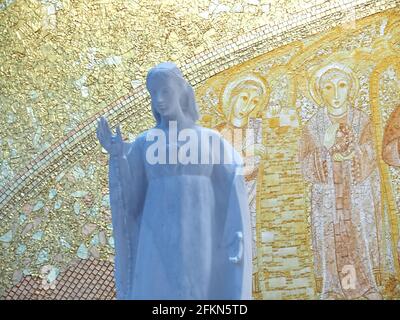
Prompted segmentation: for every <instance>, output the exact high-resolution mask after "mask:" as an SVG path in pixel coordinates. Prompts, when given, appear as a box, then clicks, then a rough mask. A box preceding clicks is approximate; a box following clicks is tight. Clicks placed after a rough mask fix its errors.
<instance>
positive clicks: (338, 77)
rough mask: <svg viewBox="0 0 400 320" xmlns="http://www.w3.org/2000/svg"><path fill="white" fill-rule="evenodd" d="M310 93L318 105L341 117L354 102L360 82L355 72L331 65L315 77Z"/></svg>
mask: <svg viewBox="0 0 400 320" xmlns="http://www.w3.org/2000/svg"><path fill="white" fill-rule="evenodd" d="M313 80H314V81H313V82H312V83H311V87H310V91H311V93H312V96H313V98H314V100H315V101H316V102H317V103H318V104H323V105H325V106H326V107H327V109H328V112H329V113H330V114H331V115H333V116H341V115H343V114H345V113H346V112H347V111H348V108H349V106H350V103H352V102H353V100H354V98H355V95H356V92H357V88H358V82H357V80H356V77H355V75H354V73H353V71H352V70H351V69H350V68H349V67H347V66H345V65H343V64H339V63H331V64H329V65H327V66H325V67H323V68H321V69H319V70H318V71H317V72H316V73H315V75H314V79H313Z"/></svg>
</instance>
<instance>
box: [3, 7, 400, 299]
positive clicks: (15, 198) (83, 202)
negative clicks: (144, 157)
mask: <svg viewBox="0 0 400 320" xmlns="http://www.w3.org/2000/svg"><path fill="white" fill-rule="evenodd" d="M398 7H399V1H329V2H327V1H320V0H310V1H306V0H304V1H257V0H252V1H250V0H247V1H182V2H181V3H177V2H176V1H61V0H60V1H58V0H43V1H18V0H16V1H12V0H7V1H3V2H0V27H1V30H2V33H1V36H0V62H1V63H0V75H1V76H0V107H1V114H2V115H3V116H2V117H0V144H1V149H0V150H1V151H0V152H1V164H0V187H1V188H2V189H1V193H0V219H1V220H0V221H1V225H0V243H1V246H2V250H1V251H0V252H1V253H0V264H1V271H0V272H1V274H0V296H1V295H2V294H4V293H5V292H6V290H8V289H9V288H11V287H12V286H13V285H16V284H18V283H21V281H24V280H23V279H26V278H27V277H36V278H37V279H40V281H41V283H42V286H43V288H44V289H45V290H50V291H51V290H54V288H56V286H57V281H58V280H59V279H60V277H62V275H63V274H64V273H65V272H66V270H68V268H69V267H70V266H71V265H73V264H76V263H78V262H79V261H80V260H82V259H83V260H87V259H89V260H90V259H97V260H98V259H100V260H109V261H112V259H113V238H112V233H111V221H110V211H109V200H108V190H107V189H108V188H107V167H106V165H107V158H106V155H105V154H104V153H103V152H102V150H101V149H100V147H99V146H98V145H97V142H96V139H95V136H94V128H95V119H96V118H98V117H99V116H100V115H102V114H105V115H106V116H107V118H109V119H110V121H111V123H112V124H116V123H118V122H120V123H122V129H123V132H124V134H125V137H126V138H127V139H132V138H133V137H134V136H135V135H136V134H137V133H138V132H140V131H141V130H143V129H145V128H148V127H150V126H151V125H152V124H153V119H152V116H151V113H150V109H149V97H148V95H147V92H146V91H145V88H144V85H143V81H144V78H145V76H146V72H147V70H148V69H149V68H150V67H151V66H153V65H155V64H156V63H158V62H160V61H165V60H170V61H174V62H176V63H177V64H178V65H179V66H180V67H181V69H182V71H183V72H184V73H185V75H186V76H187V78H188V79H189V81H190V82H191V84H192V85H193V86H194V87H195V89H196V95H197V99H198V102H199V104H200V106H201V108H202V110H203V112H207V111H208V110H210V106H209V105H207V104H206V102H204V101H206V100H205V99H204V97H205V95H206V92H207V90H208V89H209V88H210V87H213V89H214V90H215V91H216V92H217V93H216V94H217V96H218V91H219V90H222V89H221V88H222V87H223V84H222V82H223V81H222V80H221V79H225V78H226V77H227V76H232V75H235V74H238V75H240V74H241V73H243V72H244V71H245V70H257V71H258V72H261V73H262V74H264V75H265V76H266V77H267V78H269V79H270V83H271V87H272V88H273V90H276V91H279V90H281V89H285V90H287V91H285V92H286V96H284V97H282V98H280V99H278V98H279V97H277V98H276V99H275V100H272V102H273V107H274V108H278V109H279V110H281V109H282V107H283V108H286V109H288V110H294V114H293V115H294V117H295V118H296V119H297V120H298V122H299V124H300V126H299V127H290V128H287V129H279V127H280V125H279V121H269V120H267V119H265V118H264V120H263V128H264V134H265V137H264V141H265V142H266V147H267V148H269V150H270V151H271V153H270V158H265V159H263V160H262V163H261V167H262V170H261V172H262V174H261V175H259V181H258V191H257V213H258V216H257V241H258V248H257V250H258V257H257V277H256V279H255V293H254V295H255V298H264V299H268V298H278V299H280V298H282V299H293V298H305V299H310V298H315V297H317V294H316V292H315V283H314V280H313V276H312V251H311V248H310V239H309V238H310V237H309V229H308V223H307V212H308V210H309V208H308V207H309V204H308V202H307V188H306V186H305V185H304V183H303V181H302V178H301V175H300V173H299V168H298V163H297V162H296V143H297V140H296V139H297V136H298V134H299V130H300V127H301V124H302V122H303V120H304V119H303V118H302V111H304V110H302V106H301V105H300V104H299V103H298V101H299V99H300V98H302V97H301V96H299V95H298V91H297V84H298V83H299V79H298V78H297V77H296V76H294V74H296V73H297V72H299V70H297V69H296V68H295V67H296V65H295V63H294V62H293V61H296V56H297V57H300V56H301V55H302V54H303V55H304V54H305V53H307V54H310V55H312V54H315V52H316V51H313V50H314V49H315V48H314V46H315V43H320V45H321V48H322V49H321V50H328V51H329V50H331V51H336V50H350V51H352V50H354V49H355V48H358V47H364V48H365V50H366V51H368V50H372V49H374V50H378V49H376V48H375V47H374V46H373V44H374V43H375V44H376V43H378V44H379V45H380V46H381V47H379V46H378V47H379V48H382V43H383V44H385V42H384V38H385V34H384V33H381V32H380V30H381V29H380V28H381V26H382V23H383V22H382V21H384V20H385V19H386V20H388V19H389V20H390V19H393V18H395V17H398V9H396V8H398ZM388 10H389V11H388ZM378 12H382V14H381V15H377V16H373V17H372V18H369V19H370V20H368V18H366V20H365V19H364V20H363V18H364V17H368V16H372V15H373V14H376V13H378ZM354 20H357V21H358V22H357V23H355V22H354ZM283 21H284V23H283ZM337 26H339V27H337ZM338 35H341V38H338ZM332 38H333V39H336V40H335V42H334V43H333V44H331V42H330V40H331V39H332ZM379 39H381V42H379V41H378V40H379ZM321 41H323V42H322V44H321ZM324 45H326V48H325V47H324ZM328 47H329V48H330V49H328ZM277 48H279V49H277ZM313 48H314V49H313ZM373 52H374V53H373V54H372V56H373V58H374V59H378V58H379V57H380V56H379V51H373ZM374 54H375V55H374ZM253 58H255V59H254V60H252V59H253ZM378 60H379V59H378ZM378 60H377V61H378ZM374 63H375V62H374ZM374 63H372V64H371V65H368V66H365V68H373V67H374V66H376V64H377V62H376V64H374ZM388 68H389V67H388ZM300 69H301V68H300ZM225 70H226V71H225ZM271 70H275V71H274V72H275V73H272V74H271V73H270V72H271ZM370 71H371V70H369V69H368V72H367V71H365V72H364V73H362V72H361V73H360V74H362V75H364V76H368V75H369V74H370V73H369V72H370ZM383 71H384V72H383V73H382V77H384V76H385V75H386V73H385V72H386V69H384V70H383ZM387 72H389V73H390V71H387ZM282 75H286V76H287V81H286V82H285V85H284V87H279V82H280V81H277V80H279V79H281V78H280V76H282ZM397 77H399V76H397ZM397 79H398V78H397ZM221 81H222V82H221ZM300 82H301V81H300ZM383 82H384V85H383V86H379V88H378V89H377V90H380V91H379V94H381V95H382V96H384V97H385V99H386V100H387V101H388V102H387V103H385V104H383V105H384V106H385V110H384V111H383V113H382V119H381V118H376V117H375V118H374V119H375V120H376V121H377V122H378V123H376V125H377V126H379V127H382V126H383V125H384V123H385V121H386V120H387V115H388V113H389V112H390V111H391V110H392V109H393V108H394V107H395V106H396V105H397V104H398V103H399V101H400V97H399V96H398V92H399V90H398V88H399V87H396V85H397V84H396V81H394V82H393V81H391V80H390V81H389V80H388V81H386V80H385V81H383ZM218 83H220V84H219V85H217V84H218ZM285 86H286V87H285ZM396 88H397V90H396ZM382 90H388V92H389V94H386V91H382ZM299 92H300V91H299ZM381 92H382V93H381ZM386 100H385V101H386ZM280 104H282V105H280ZM379 106H380V104H379V102H378V107H379ZM211 107H215V108H218V106H217V105H213V106H211ZM269 107H271V106H270V105H266V106H265V110H264V111H265V112H266V111H267V110H268V108H269ZM360 107H362V108H364V109H365V110H368V111H369V112H370V110H371V104H370V99H369V96H368V90H367V91H365V92H364V93H362V94H361V95H360ZM310 108H312V106H311V107H310ZM278 109H277V110H278ZM386 109H387V110H386ZM304 112H305V113H306V114H307V112H312V109H310V110H308V111H307V110H306V111H304ZM304 112H303V113H304ZM385 117H386V118H385ZM206 120H207V119H206ZM208 120H209V119H208ZM208 120H207V121H208ZM203 121H205V120H204V119H203ZM207 121H206V122H205V124H206V125H207V124H209V123H207ZM267 137H268V138H267ZM276 141H284V142H285V143H281V144H276ZM283 146H285V148H284V149H283ZM276 155H279V156H282V157H283V160H284V161H277V160H276V157H275V156H276ZM280 160H282V158H280ZM387 170H388V169H387ZM390 170H391V172H390V173H389V172H388V173H387V174H388V177H389V178H390V181H387V183H389V184H390V185H391V186H393V188H394V190H395V192H394V195H395V197H396V195H397V194H398V192H397V186H399V184H397V183H396V181H397V178H396V177H397V176H399V174H398V173H397V170H396V169H390ZM288 172H291V174H290V175H288V176H287V177H286V179H287V181H285V183H290V188H288V189H287V190H286V191H285V194H279V192H278V193H274V194H273V198H274V199H277V201H278V202H279V204H278V205H277V204H276V203H275V202H274V201H271V199H272V196H271V190H274V187H276V183H277V181H278V182H282V180H280V181H279V180H276V179H275V176H274V174H276V173H280V174H281V176H284V175H285V173H286V174H287V173H288ZM389 174H390V176H389ZM282 199H286V200H282ZM287 199H289V200H287ZM281 200H282V201H281ZM395 200H397V201H398V202H399V201H400V200H399V199H395ZM395 200H394V201H395ZM285 201H286V202H285ZM272 212H273V213H274V214H271V213H272ZM290 213H291V215H290ZM395 214H396V215H397V211H396V212H395ZM277 216H279V217H280V218H276V217H277ZM289 216H290V217H289ZM283 223H285V226H286V227H285V228H282V227H281V226H282V224H283ZM267 230H269V231H271V230H275V231H276V232H277V234H278V237H280V238H279V239H276V240H277V243H279V245H278V246H277V245H270V244H268V243H266V242H265V239H266V238H268V237H267V236H265V233H264V240H263V239H262V234H263V232H266V231H267ZM293 234H294V235H295V237H291V238H290V239H289V236H288V235H293ZM267 242H268V241H267ZM285 248H289V250H286V251H285V250H284V249H285ZM279 250H280V251H279ZM282 252H287V253H288V254H287V255H284V254H283V255H282ZM391 297H392V298H393V295H392V296H391Z"/></svg>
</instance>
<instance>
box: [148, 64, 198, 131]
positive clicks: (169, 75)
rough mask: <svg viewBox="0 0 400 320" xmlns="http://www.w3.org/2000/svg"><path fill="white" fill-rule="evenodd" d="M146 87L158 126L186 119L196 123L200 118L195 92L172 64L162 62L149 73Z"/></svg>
mask: <svg viewBox="0 0 400 320" xmlns="http://www.w3.org/2000/svg"><path fill="white" fill-rule="evenodd" d="M146 87H147V90H148V91H149V93H150V96H151V109H152V112H153V115H154V118H155V119H156V121H157V125H159V124H160V123H161V119H162V118H164V119H166V120H168V121H172V120H177V121H179V120H180V119H183V117H184V119H185V120H186V121H188V122H192V123H195V122H196V121H197V120H198V118H199V112H198V107H197V104H196V101H195V96H194V91H193V88H192V87H191V86H190V84H189V83H188V82H187V81H186V80H185V79H184V78H183V75H182V73H181V71H180V70H179V69H178V67H177V66H176V65H175V64H174V63H172V62H162V63H160V64H158V65H156V66H155V67H153V68H151V69H150V70H149V72H148V73H147V78H146Z"/></svg>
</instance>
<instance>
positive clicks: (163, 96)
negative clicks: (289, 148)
mask: <svg viewBox="0 0 400 320" xmlns="http://www.w3.org/2000/svg"><path fill="white" fill-rule="evenodd" d="M180 93H181V92H180V87H179V85H178V84H177V83H176V82H174V81H173V79H171V77H166V76H161V77H155V78H153V82H152V89H151V91H150V95H151V99H152V101H153V104H154V106H155V107H156V110H157V111H158V112H159V113H160V115H161V116H162V117H167V118H171V119H175V118H176V115H177V114H178V113H179V111H180V104H179V96H180Z"/></svg>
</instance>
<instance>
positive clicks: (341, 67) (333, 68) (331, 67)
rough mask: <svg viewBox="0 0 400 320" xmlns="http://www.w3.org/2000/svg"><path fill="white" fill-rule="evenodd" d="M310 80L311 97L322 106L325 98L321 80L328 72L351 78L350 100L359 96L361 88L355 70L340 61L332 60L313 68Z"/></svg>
mask: <svg viewBox="0 0 400 320" xmlns="http://www.w3.org/2000/svg"><path fill="white" fill-rule="evenodd" d="M310 73H311V76H310V78H309V79H310V80H309V82H308V88H309V91H310V95H311V98H312V99H313V100H314V102H315V103H316V104H317V105H319V106H322V105H324V100H323V98H322V96H321V89H322V87H321V84H322V83H321V80H322V79H323V78H324V77H325V76H326V75H328V74H332V75H334V74H335V73H336V74H344V75H345V77H346V78H347V79H348V80H349V82H350V90H349V98H348V99H349V101H352V102H353V101H354V99H355V98H356V96H357V93H358V90H359V81H358V79H357V77H356V74H355V73H354V72H353V70H352V69H351V68H350V67H348V66H346V65H345V64H342V63H339V62H331V63H329V64H326V65H324V66H322V67H321V66H318V67H315V68H313V69H312V71H311V72H310Z"/></svg>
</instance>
